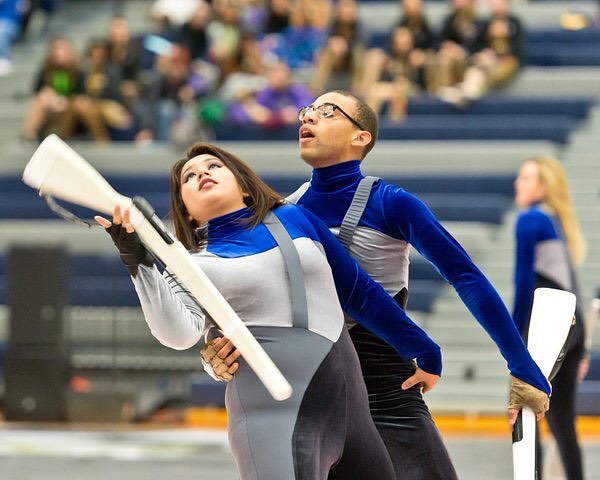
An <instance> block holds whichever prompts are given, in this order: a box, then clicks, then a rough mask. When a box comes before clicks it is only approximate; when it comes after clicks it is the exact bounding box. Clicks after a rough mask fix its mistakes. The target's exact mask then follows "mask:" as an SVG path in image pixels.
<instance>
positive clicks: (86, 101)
mask: <svg viewBox="0 0 600 480" xmlns="http://www.w3.org/2000/svg"><path fill="white" fill-rule="evenodd" d="M120 82H121V74H120V71H119V68H118V67H117V66H116V65H115V64H113V63H112V62H110V59H109V49H108V44H107V43H106V42H105V41H102V40H92V41H90V43H89V44H88V46H87V49H86V56H85V63H84V81H83V85H84V93H85V95H78V96H76V97H75V98H74V99H73V101H72V102H71V103H70V104H69V107H68V108H67V110H66V112H65V114H64V115H63V117H62V120H61V131H62V134H63V135H64V136H65V137H67V138H68V137H70V136H71V135H73V134H74V133H75V132H76V131H77V127H78V126H83V127H85V130H87V131H88V132H89V133H91V134H92V136H93V137H94V139H96V140H97V141H101V142H104V141H108V140H109V139H110V134H109V130H108V129H109V127H110V128H112V129H114V130H117V131H125V130H130V129H131V128H132V126H133V118H132V117H131V115H130V114H129V112H128V111H127V109H126V108H125V107H124V106H123V104H122V103H121V101H120V98H121V95H120V92H119V86H120Z"/></svg>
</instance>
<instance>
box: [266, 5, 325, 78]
mask: <svg viewBox="0 0 600 480" xmlns="http://www.w3.org/2000/svg"><path fill="white" fill-rule="evenodd" d="M330 7H331V4H330V2H329V1H328V0H304V1H302V2H297V3H296V4H295V5H294V7H293V8H292V11H291V13H290V16H289V25H288V26H287V27H286V28H285V29H284V30H283V31H282V32H281V34H280V36H279V40H278V42H277V45H276V46H275V48H274V51H273V53H274V54H275V55H276V56H277V57H278V58H281V59H282V60H284V61H285V63H287V65H288V67H290V68H291V69H292V70H299V69H304V70H306V71H311V69H312V66H313V64H314V62H315V57H316V54H317V51H318V50H319V49H320V48H321V46H322V45H323V43H324V42H325V37H326V28H327V25H329V20H330V18H331V11H330Z"/></svg>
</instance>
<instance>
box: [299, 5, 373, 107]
mask: <svg viewBox="0 0 600 480" xmlns="http://www.w3.org/2000/svg"><path fill="white" fill-rule="evenodd" d="M364 53H365V41H364V36H363V29H362V26H361V23H360V19H359V18H358V9H357V5H356V0H338V1H337V4H336V9H335V14H334V18H333V23H332V25H331V27H330V29H329V38H328V39H327V42H326V43H325V46H324V47H323V49H322V50H321V51H320V52H319V54H318V58H317V61H316V65H315V74H314V76H313V79H312V81H311V84H310V88H311V90H312V92H313V94H314V95H315V96H319V95H320V94H321V93H322V92H323V91H325V90H350V91H355V90H356V88H357V86H358V85H359V84H360V83H361V81H362V73H363V70H362V67H363V63H364Z"/></svg>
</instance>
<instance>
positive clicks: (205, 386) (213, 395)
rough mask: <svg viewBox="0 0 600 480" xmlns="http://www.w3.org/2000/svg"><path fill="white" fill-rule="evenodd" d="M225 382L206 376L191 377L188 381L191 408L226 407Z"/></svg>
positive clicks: (188, 396)
mask: <svg viewBox="0 0 600 480" xmlns="http://www.w3.org/2000/svg"><path fill="white" fill-rule="evenodd" d="M226 385H227V384H226V383H225V382H217V381H216V380H214V379H212V378H210V377H208V376H206V375H202V376H200V375H191V376H190V377H189V378H188V381H187V402H186V404H187V405H189V406H190V407H225V387H226Z"/></svg>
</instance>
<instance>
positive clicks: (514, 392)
mask: <svg viewBox="0 0 600 480" xmlns="http://www.w3.org/2000/svg"><path fill="white" fill-rule="evenodd" d="M523 407H529V408H531V409H532V410H533V411H534V412H535V414H536V416H537V417H538V420H539V418H541V417H540V414H541V416H542V417H543V414H544V413H545V412H546V411H547V410H548V408H550V399H549V398H548V395H546V394H545V393H544V392H542V391H541V390H539V389H537V388H535V387H534V386H532V385H529V384H528V383H525V382H524V381H523V380H519V379H518V378H516V377H513V376H512V375H510V395H509V398H508V408H509V409H514V410H520V409H521V408H523Z"/></svg>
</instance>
